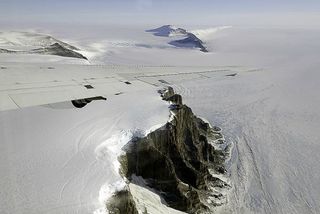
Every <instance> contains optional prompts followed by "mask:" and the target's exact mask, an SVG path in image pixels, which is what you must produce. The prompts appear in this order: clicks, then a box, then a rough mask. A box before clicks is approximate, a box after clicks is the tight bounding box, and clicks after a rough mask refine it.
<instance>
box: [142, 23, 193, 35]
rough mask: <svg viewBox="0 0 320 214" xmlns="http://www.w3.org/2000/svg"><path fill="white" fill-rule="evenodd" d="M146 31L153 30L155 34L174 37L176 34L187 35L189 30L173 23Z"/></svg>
mask: <svg viewBox="0 0 320 214" xmlns="http://www.w3.org/2000/svg"><path fill="white" fill-rule="evenodd" d="M146 32H151V33H153V35H155V36H162V37H174V36H181V35H186V34H187V30H185V29H183V28H178V27H175V26H173V25H163V26H161V27H158V28H155V29H151V30H146Z"/></svg>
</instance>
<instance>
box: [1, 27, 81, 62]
mask: <svg viewBox="0 0 320 214" xmlns="http://www.w3.org/2000/svg"><path fill="white" fill-rule="evenodd" d="M78 51H80V50H79V49H78V48H77V47H75V46H72V45H69V44H68V43H65V42H62V41H60V40H58V39H55V38H53V37H52V36H49V35H44V34H39V33H30V32H15V31H10V32H0V53H6V54H41V55H57V56H62V57H73V58H79V59H87V58H86V57H85V56H83V55H82V54H80V53H78Z"/></svg>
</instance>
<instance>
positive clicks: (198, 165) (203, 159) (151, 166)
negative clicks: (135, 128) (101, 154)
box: [121, 88, 227, 213]
mask: <svg viewBox="0 0 320 214" xmlns="http://www.w3.org/2000/svg"><path fill="white" fill-rule="evenodd" d="M162 96H163V99H164V100H167V101H171V102H172V103H173V105H179V106H180V107H179V108H176V109H175V110H173V111H174V112H173V114H174V115H175V116H174V119H173V120H172V121H170V122H168V123H167V124H165V126H163V127H162V128H160V129H158V130H156V131H154V132H151V133H150V134H149V135H148V136H146V137H145V138H141V139H139V138H138V139H134V140H133V141H132V142H131V143H130V145H128V147H127V148H126V155H125V156H124V157H122V159H121V162H122V166H123V174H124V175H125V177H127V178H128V179H129V180H130V177H131V175H133V174H134V175H137V176H141V177H143V178H144V179H145V180H146V181H147V182H148V185H149V187H151V188H153V189H155V190H156V191H158V192H159V193H160V194H161V196H162V197H163V198H164V199H165V201H166V202H167V203H168V205H169V206H170V207H172V208H174V209H177V210H181V211H184V212H188V213H209V212H210V210H211V209H210V205H208V203H207V201H208V200H207V199H208V197H209V195H211V196H212V195H213V197H221V196H219V195H214V193H213V192H211V188H213V187H224V186H227V184H226V183H225V182H223V181H222V180H220V179H218V178H214V177H213V176H212V175H211V174H210V172H209V169H211V170H213V171H215V172H218V173H224V172H225V170H224V160H225V155H224V153H223V152H222V151H220V150H216V149H215V148H214V147H213V146H212V145H211V144H210V143H209V142H208V138H213V137H214V133H215V130H213V129H212V128H211V127H210V125H209V124H208V123H206V122H204V121H202V120H201V119H199V118H197V117H196V116H195V115H194V114H193V112H192V110H191V109H190V108H189V107H187V106H186V105H183V104H182V98H181V96H180V95H176V94H174V92H173V89H172V88H169V89H168V90H167V91H166V92H165V93H163V94H162Z"/></svg>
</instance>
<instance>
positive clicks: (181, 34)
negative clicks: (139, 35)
mask: <svg viewBox="0 0 320 214" xmlns="http://www.w3.org/2000/svg"><path fill="white" fill-rule="evenodd" d="M146 32H151V33H153V35H155V36H161V37H170V38H174V39H175V40H171V41H169V42H168V44H170V45H173V46H175V47H178V48H196V49H200V51H202V52H208V49H207V48H206V47H205V44H204V42H203V41H202V40H201V39H199V38H198V37H197V36H196V35H195V34H193V33H191V32H188V31H187V30H186V29H183V28H178V27H175V26H173V25H164V26H161V27H159V28H155V29H151V30H146Z"/></svg>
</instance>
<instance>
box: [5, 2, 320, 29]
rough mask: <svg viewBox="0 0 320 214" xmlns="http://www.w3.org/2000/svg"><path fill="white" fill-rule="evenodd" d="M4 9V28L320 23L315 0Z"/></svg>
mask: <svg viewBox="0 0 320 214" xmlns="http://www.w3.org/2000/svg"><path fill="white" fill-rule="evenodd" d="M0 14H1V15H0V17H1V19H0V25H1V27H6V26H11V27H12V26H16V27H20V26H22V27H23V26H25V27H27V26H28V27H30V26H38V25H41V24H48V23H49V24H80V23H81V24H96V25H99V24H119V25H124V24H130V25H147V24H177V25H178V24H182V25H183V24H188V25H235V26H281V27H282V26H298V27H301V26H305V27H319V26H320V25H319V23H320V22H319V21H320V3H319V2H318V1H315V0H311V1H308V3H306V2H302V1H298V0H294V1H289V0H283V1H275V0H272V1H268V2H257V1H253V0H241V1H236V0H231V1H228V2H221V1H217V0H213V1H209V0H199V1H185V0H183V1H177V0H173V1H168V0H164V1H154V0H134V1H128V0H125V1H115V0H111V1H102V0H93V1H85V0H77V1H76V0H68V1H61V0H57V1H49V0H43V1H40V0H30V1H19V0H2V1H1V2H0ZM22 21H23V23H22Z"/></svg>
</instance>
